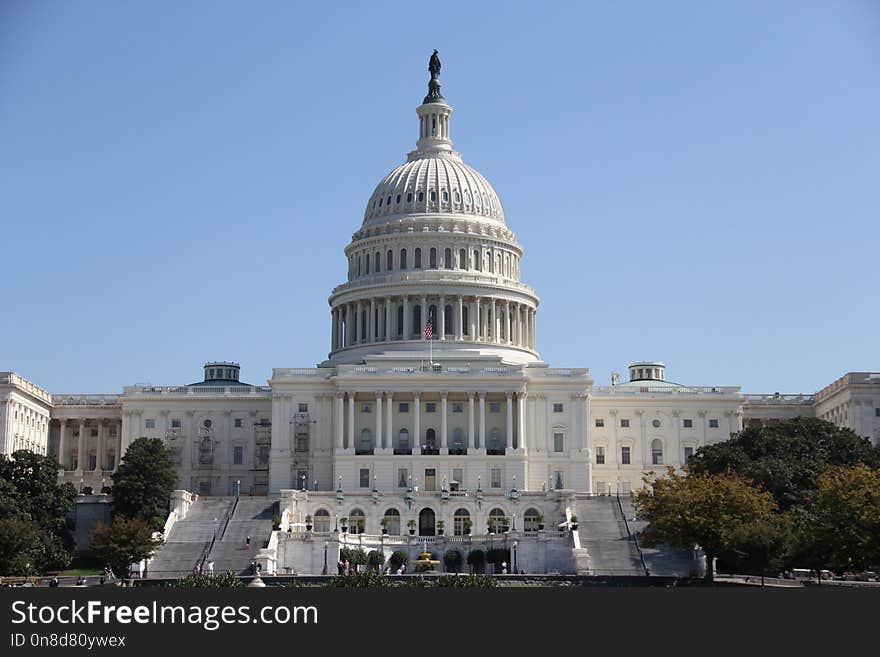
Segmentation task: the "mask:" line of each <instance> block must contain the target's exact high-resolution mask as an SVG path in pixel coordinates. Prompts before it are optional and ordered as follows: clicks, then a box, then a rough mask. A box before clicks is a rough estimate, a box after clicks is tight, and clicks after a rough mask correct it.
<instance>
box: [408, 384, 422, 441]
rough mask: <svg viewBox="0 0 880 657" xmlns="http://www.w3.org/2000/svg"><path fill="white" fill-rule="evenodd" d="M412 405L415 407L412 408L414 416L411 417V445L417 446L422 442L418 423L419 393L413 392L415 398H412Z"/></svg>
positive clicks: (419, 414) (419, 409)
mask: <svg viewBox="0 0 880 657" xmlns="http://www.w3.org/2000/svg"><path fill="white" fill-rule="evenodd" d="M413 406H415V409H413V410H415V417H414V418H413V439H412V445H411V446H416V447H418V446H419V445H421V444H422V428H421V425H420V420H421V413H422V404H421V397H420V396H419V393H416V394H415V400H414V403H413Z"/></svg>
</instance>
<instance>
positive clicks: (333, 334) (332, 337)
mask: <svg viewBox="0 0 880 657" xmlns="http://www.w3.org/2000/svg"><path fill="white" fill-rule="evenodd" d="M330 351H336V308H331V309H330Z"/></svg>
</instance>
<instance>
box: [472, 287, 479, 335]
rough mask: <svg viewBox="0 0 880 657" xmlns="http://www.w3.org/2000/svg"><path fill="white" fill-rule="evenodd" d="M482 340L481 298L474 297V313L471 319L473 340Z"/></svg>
mask: <svg viewBox="0 0 880 657" xmlns="http://www.w3.org/2000/svg"><path fill="white" fill-rule="evenodd" d="M479 339H480V297H474V312H473V313H472V317H471V340H475V341H476V340H479Z"/></svg>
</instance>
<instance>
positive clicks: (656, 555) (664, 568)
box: [620, 496, 698, 577]
mask: <svg viewBox="0 0 880 657" xmlns="http://www.w3.org/2000/svg"><path fill="white" fill-rule="evenodd" d="M620 504H621V506H622V507H623V512H624V513H625V514H626V516H627V520H628V521H629V528H630V531H631V532H633V533H634V534H636V533H638V532H640V531H642V530H643V529H644V528H645V527H647V526H648V523H647V522H646V521H644V520H639V519H637V518H636V512H635V509H634V507H633V505H632V498H631V497H629V496H624V497H621V498H620ZM641 548H642V557H643V558H644V559H645V564H646V565H647V566H648V572H649V573H650V574H651V575H660V576H666V577H693V576H696V575H698V568H697V563H696V561H695V560H694V554H693V551H691V550H679V549H677V548H674V547H671V546H669V545H658V546H657V547H653V548H649V547H646V546H645V545H644V543H642V544H641Z"/></svg>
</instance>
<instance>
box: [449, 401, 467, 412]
mask: <svg viewBox="0 0 880 657" xmlns="http://www.w3.org/2000/svg"><path fill="white" fill-rule="evenodd" d="M452 412H453V413H464V404H462V403H461V402H452Z"/></svg>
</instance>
